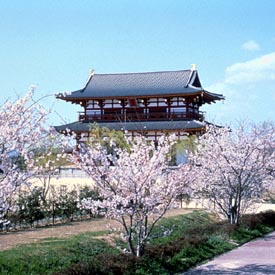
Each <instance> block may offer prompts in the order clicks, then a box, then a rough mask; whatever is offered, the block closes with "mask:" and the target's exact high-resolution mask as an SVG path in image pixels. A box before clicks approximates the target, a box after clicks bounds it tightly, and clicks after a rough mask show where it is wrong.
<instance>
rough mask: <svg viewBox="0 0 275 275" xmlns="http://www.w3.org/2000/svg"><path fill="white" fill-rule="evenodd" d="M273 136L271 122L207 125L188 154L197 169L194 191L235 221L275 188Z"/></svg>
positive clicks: (198, 196)
mask: <svg viewBox="0 0 275 275" xmlns="http://www.w3.org/2000/svg"><path fill="white" fill-rule="evenodd" d="M274 138H275V131H274V127H273V126H272V124H263V125H258V126H255V125H254V126H253V125H249V124H248V123H242V124H241V125H239V127H238V128H237V129H234V130H231V129H229V128H217V127H209V129H208V131H207V132H206V133H205V134H204V135H203V136H201V137H200V138H199V142H198V145H197V150H196V153H195V154H193V156H192V157H191V160H192V162H193V164H194V165H195V167H196V170H197V173H198V178H197V181H196V183H195V184H194V185H193V195H194V196H195V197H196V198H199V199H201V200H202V202H203V203H204V204H205V205H207V207H209V208H210V209H212V210H214V211H215V212H216V213H218V214H220V215H222V216H224V217H225V218H227V219H228V221H229V222H230V223H231V224H238V222H239V218H240V216H241V214H243V213H245V212H246V211H247V210H248V209H250V210H253V207H254V206H255V203H256V202H259V201H260V199H261V198H262V195H263V193H264V192H265V191H266V190H268V189H270V188H274V178H273V173H274V168H275V166H274V159H275V158H274V157H275V155H274V148H275V146H274V145H275V143H274V140H275V139H274Z"/></svg>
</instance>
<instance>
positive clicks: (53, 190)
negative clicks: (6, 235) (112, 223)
mask: <svg viewBox="0 0 275 275" xmlns="http://www.w3.org/2000/svg"><path fill="white" fill-rule="evenodd" d="M44 193H45V191H44V190H43V186H42V187H33V186H30V187H29V188H28V189H26V190H21V191H20V192H19V194H18V196H17V198H15V199H14V201H13V202H12V204H11V206H12V209H11V210H10V211H7V218H8V220H9V228H6V230H7V229H9V230H11V229H18V228H22V227H33V226H43V225H49V224H55V223H56V221H58V222H59V223H60V222H68V221H73V220H74V219H81V218H82V216H84V217H85V218H86V217H87V215H90V217H94V216H95V215H91V213H90V212H89V211H87V210H86V209H84V210H83V208H82V207H81V201H82V200H83V199H88V198H89V199H95V200H98V199H99V196H98V192H97V190H96V189H94V188H92V187H88V186H83V187H77V186H73V187H72V186H71V188H70V189H67V186H66V185H64V186H59V187H56V186H54V185H50V186H49V191H48V192H47V196H46V197H44ZM2 230H4V228H2Z"/></svg>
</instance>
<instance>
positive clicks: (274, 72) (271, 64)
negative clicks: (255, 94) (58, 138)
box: [224, 52, 275, 84]
mask: <svg viewBox="0 0 275 275" xmlns="http://www.w3.org/2000/svg"><path fill="white" fill-rule="evenodd" d="M225 74H226V75H225V80H224V82H225V83H231V84H239V83H253V82H258V81H263V80H274V79H275V52H273V53H270V54H266V55H263V56H261V57H258V58H255V59H252V60H249V61H247V62H242V63H235V64H233V65H231V66H229V67H227V68H226V70H225Z"/></svg>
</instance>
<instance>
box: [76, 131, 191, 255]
mask: <svg viewBox="0 0 275 275" xmlns="http://www.w3.org/2000/svg"><path fill="white" fill-rule="evenodd" d="M125 139H126V141H127V143H128V146H126V148H124V149H123V148H120V147H119V146H117V145H116V144H115V143H114V142H113V140H109V143H110V144H111V145H110V146H111V147H112V148H113V150H114V151H113V152H115V153H114V154H113V153H112V154H109V152H108V150H107V149H106V147H105V146H102V145H101V144H98V143H96V145H95V144H93V143H92V145H88V146H85V147H81V148H80V150H78V151H76V152H75V155H76V156H72V159H71V160H72V161H76V164H77V165H78V166H79V167H80V168H81V169H82V170H83V171H85V172H86V173H87V175H88V176H90V177H91V179H92V181H93V183H95V184H96V186H97V188H98V192H99V195H100V197H101V200H98V201H94V200H89V199H88V200H83V201H82V206H83V207H84V208H86V209H91V211H92V212H96V213H97V212H98V210H99V209H102V210H104V211H105V212H106V216H107V217H109V218H113V219H116V220H117V221H119V222H120V224H121V225H122V227H123V229H124V232H123V233H124V239H125V241H126V242H127V243H128V249H129V251H130V252H131V253H132V254H134V255H137V256H140V255H141V254H142V253H143V252H144V248H145V245H146V242H147V239H148V237H149V236H150V234H151V232H152V229H153V228H154V226H155V224H156V223H157V222H158V221H159V220H160V219H161V218H162V217H163V215H164V214H165V212H166V210H167V209H168V208H170V207H171V206H172V204H173V202H174V201H175V199H176V197H177V194H179V193H186V192H187V190H188V186H189V184H190V183H191V182H192V181H193V178H194V175H193V174H192V173H191V171H190V166H189V165H183V166H182V167H179V168H178V169H170V168H169V166H168V164H169V157H168V156H169V152H170V150H171V146H172V145H173V142H174V138H173V137H165V136H163V137H161V138H160V139H159V140H158V144H157V146H156V144H155V143H154V142H151V143H149V144H148V141H146V139H145V138H143V137H136V138H135V139H130V138H128V137H125ZM149 218H150V222H149Z"/></svg>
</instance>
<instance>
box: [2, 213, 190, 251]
mask: <svg viewBox="0 0 275 275" xmlns="http://www.w3.org/2000/svg"><path fill="white" fill-rule="evenodd" d="M192 211H193V210H192V209H172V210H170V211H169V212H168V213H167V214H166V217H172V216H176V215H180V214H187V213H190V212H192ZM109 224H110V225H112V226H117V225H118V223H116V222H115V221H110V220H106V219H93V220H89V221H81V222H72V223H68V224H65V225H57V226H50V227H46V228H34V229H28V230H24V231H18V232H8V233H3V234H0V250H7V249H10V248H12V247H15V246H16V245H19V244H28V243H34V242H39V241H41V240H43V239H46V238H64V237H69V236H72V235H76V234H79V233H84V232H97V231H104V230H107V229H108V228H107V225H109Z"/></svg>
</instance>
